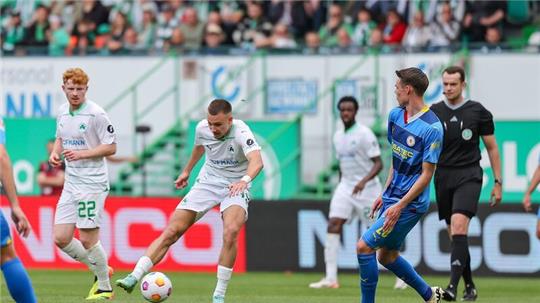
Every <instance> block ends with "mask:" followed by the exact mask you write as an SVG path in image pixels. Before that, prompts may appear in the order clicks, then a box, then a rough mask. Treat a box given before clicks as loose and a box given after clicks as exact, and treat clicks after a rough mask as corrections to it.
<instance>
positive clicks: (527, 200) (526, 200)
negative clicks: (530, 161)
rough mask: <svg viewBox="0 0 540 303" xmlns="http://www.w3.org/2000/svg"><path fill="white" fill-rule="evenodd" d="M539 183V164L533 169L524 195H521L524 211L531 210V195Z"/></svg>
mask: <svg viewBox="0 0 540 303" xmlns="http://www.w3.org/2000/svg"><path fill="white" fill-rule="evenodd" d="M539 183H540V165H539V166H537V167H536V170H535V171H534V174H533V176H532V179H531V184H529V187H528V188H527V191H526V192H525V195H524V196H523V202H522V203H523V208H524V209H525V211H532V206H531V195H532V193H533V192H534V190H535V189H536V187H537V186H538V184H539Z"/></svg>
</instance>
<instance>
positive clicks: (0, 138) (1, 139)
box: [0, 117, 6, 145]
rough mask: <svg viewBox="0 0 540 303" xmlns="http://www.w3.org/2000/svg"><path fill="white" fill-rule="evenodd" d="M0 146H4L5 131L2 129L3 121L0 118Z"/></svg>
mask: <svg viewBox="0 0 540 303" xmlns="http://www.w3.org/2000/svg"><path fill="white" fill-rule="evenodd" d="M0 144H2V145H6V129H5V127H4V120H2V118H1V117H0Z"/></svg>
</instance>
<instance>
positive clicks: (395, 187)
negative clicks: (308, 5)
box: [382, 106, 443, 213]
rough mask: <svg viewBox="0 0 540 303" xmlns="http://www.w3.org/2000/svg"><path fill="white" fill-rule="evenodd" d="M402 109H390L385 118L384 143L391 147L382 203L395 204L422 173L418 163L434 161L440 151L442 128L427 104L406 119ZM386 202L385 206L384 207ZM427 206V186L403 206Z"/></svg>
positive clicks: (420, 209)
mask: <svg viewBox="0 0 540 303" xmlns="http://www.w3.org/2000/svg"><path fill="white" fill-rule="evenodd" d="M406 115H407V112H406V111H405V109H404V108H401V107H397V108H394V109H393V110H392V111H391V112H390V115H389V118H388V142H389V143H390V146H391V147H392V166H393V176H392V182H391V183H390V185H389V186H388V188H387V189H386V190H385V191H384V194H383V197H382V199H383V202H384V203H385V205H386V204H388V205H392V204H395V203H397V202H398V201H399V200H400V199H401V198H403V196H405V194H407V192H408V191H409V190H410V189H411V187H412V186H413V184H414V183H415V182H416V180H418V178H419V177H420V174H421V173H422V163H423V162H429V163H433V164H436V163H437V161H438V159H439V155H440V154H441V148H442V140H443V128H442V124H441V122H440V121H439V118H437V116H436V115H435V113H434V112H433V111H431V110H430V109H429V107H427V106H426V107H425V108H424V109H422V110H421V111H420V112H419V113H418V114H416V115H415V116H413V117H410V118H409V119H408V121H406V119H407V117H406ZM388 205H386V206H388ZM428 207H429V186H427V187H426V189H425V190H424V191H423V192H422V193H420V195H418V197H416V198H414V199H413V201H412V202H411V203H409V205H408V207H407V209H409V210H411V211H413V212H417V213H425V212H426V211H427V209H428Z"/></svg>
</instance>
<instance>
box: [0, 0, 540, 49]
mask: <svg viewBox="0 0 540 303" xmlns="http://www.w3.org/2000/svg"><path fill="white" fill-rule="evenodd" d="M0 13H1V15H0V21H1V41H0V42H1V45H2V48H1V49H2V53H3V54H15V55H27V54H40V55H44V54H49V55H85V54H153V53H158V54H159V53H163V52H169V51H181V52H185V51H188V52H189V51H197V52H199V53H210V54H212V53H222V52H224V51H227V50H229V49H230V48H234V49H237V50H247V51H251V50H254V49H260V48H269V49H280V50H283V49H290V50H295V49H302V51H304V52H305V51H309V52H312V53H317V52H321V50H330V51H332V52H350V51H354V52H358V51H362V50H363V49H364V48H366V47H372V48H377V49H379V50H380V51H382V52H391V51H395V50H400V51H403V50H405V51H416V50H427V51H436V50H439V49H449V48H450V49H452V48H455V47H459V45H462V44H463V43H467V45H469V46H470V47H472V48H473V49H475V48H477V49H480V50H483V51H488V52H493V51H495V52H498V51H501V50H504V49H506V48H516V47H517V48H522V47H524V46H525V47H527V48H530V49H533V50H537V49H538V48H539V47H540V1H538V0H534V1H532V0H520V1H466V0H450V1H441V0H393V1H392V0H384V1H383V0H363V1H352V0H349V1H321V0H306V1H292V0H269V1H253V0H246V1H235V0H230V1H207V0H205V1H184V0H160V1H158V0H101V1H100V0H24V1H17V0H5V1H0Z"/></svg>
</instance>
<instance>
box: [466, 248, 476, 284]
mask: <svg viewBox="0 0 540 303" xmlns="http://www.w3.org/2000/svg"><path fill="white" fill-rule="evenodd" d="M463 281H464V282H465V287H466V288H474V282H473V280H472V272H471V255H470V254H469V250H467V263H466V264H465V268H463Z"/></svg>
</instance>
